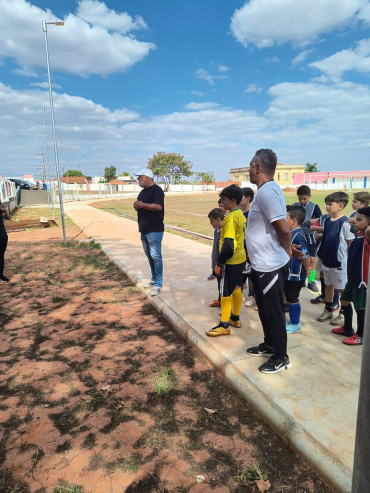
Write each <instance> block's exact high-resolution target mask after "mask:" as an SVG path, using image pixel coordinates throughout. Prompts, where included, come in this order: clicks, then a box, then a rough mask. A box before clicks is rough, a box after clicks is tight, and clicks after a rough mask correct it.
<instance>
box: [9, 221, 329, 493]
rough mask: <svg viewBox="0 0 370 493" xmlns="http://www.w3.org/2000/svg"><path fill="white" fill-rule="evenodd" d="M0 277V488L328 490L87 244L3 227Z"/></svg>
mask: <svg viewBox="0 0 370 493" xmlns="http://www.w3.org/2000/svg"><path fill="white" fill-rule="evenodd" d="M68 235H69V238H70V239H72V238H75V239H79V238H81V236H83V233H80V232H79V231H78V229H77V228H76V227H75V226H69V228H68ZM5 274H6V275H7V276H9V277H10V279H11V283H10V284H1V286H0V289H1V298H2V303H1V306H0V341H1V346H0V348H1V353H0V395H1V400H0V412H1V427H0V461H1V465H0V467H1V470H0V492H1V493H31V492H32V493H82V492H84V493H88V492H91V493H121V492H127V493H139V492H141V493H152V492H159V493H175V492H183V493H185V492H187V493H211V492H213V493H229V492H230V493H231V492H233V493H234V492H235V493H239V492H240V493H241V492H257V491H266V488H267V487H268V486H269V485H271V487H270V489H269V490H268V491H270V492H272V493H278V492H279V493H290V492H291V493H313V492H315V493H324V492H325V493H333V490H332V489H331V488H330V487H328V486H327V485H326V484H325V483H324V482H323V481H322V480H321V479H320V478H319V477H318V476H317V475H316V474H315V473H314V472H313V471H312V470H311V469H310V468H308V467H307V466H306V465H305V464H304V463H303V462H302V461H301V460H299V459H298V458H297V456H296V455H295V454H294V453H293V452H292V451H291V450H290V449H289V448H288V447H286V446H285V445H284V444H283V442H282V441H281V439H280V438H279V437H278V436H277V435H276V434H275V433H273V432H272V431H271V430H270V428H269V427H268V426H267V425H265V424H264V423H263V422H262V421H261V420H260V419H259V418H258V417H257V416H256V414H255V413H254V412H253V411H252V410H251V409H250V408H249V407H248V405H247V404H246V403H245V402H244V401H243V400H242V399H241V398H239V397H238V396H237V395H236V394H235V392H234V391H232V390H231V389H230V388H229V387H228V386H227V384H226V383H225V382H224V381H223V379H222V377H221V376H220V375H218V374H217V373H216V372H215V370H214V369H213V368H212V366H211V365H210V364H209V363H208V362H207V361H206V360H205V359H204V358H203V357H201V356H200V355H198V354H197V353H195V352H193V351H192V350H191V349H190V348H189V346H188V345H187V344H186V343H185V341H184V340H183V339H182V338H181V337H180V336H179V335H178V334H177V333H176V332H175V331H174V329H172V327H171V326H169V325H168V323H167V322H166V321H165V320H164V319H163V318H162V317H161V316H160V315H159V314H158V313H157V312H156V311H154V309H153V307H152V306H151V305H150V304H148V302H147V300H146V298H145V297H144V296H143V295H142V294H141V293H140V292H139V291H138V290H137V289H136V288H135V287H134V286H133V285H132V284H131V282H130V281H129V280H128V279H127V278H126V277H125V275H124V274H123V273H122V272H120V271H119V270H118V269H117V268H116V267H115V266H114V265H113V264H112V263H110V262H109V261H108V259H107V258H106V257H105V255H104V254H103V253H102V252H101V250H100V249H99V245H94V244H93V245H91V244H90V245H78V244H77V242H76V240H75V241H72V242H71V243H70V245H69V246H68V247H64V246H63V245H62V243H61V230H60V228H50V229H47V230H34V231H25V232H20V233H11V234H10V243H9V246H8V250H7V254H6V267H5ZM9 317H11V318H9ZM256 481H257V482H256ZM257 485H258V486H257ZM258 487H259V488H260V489H259V490H258Z"/></svg>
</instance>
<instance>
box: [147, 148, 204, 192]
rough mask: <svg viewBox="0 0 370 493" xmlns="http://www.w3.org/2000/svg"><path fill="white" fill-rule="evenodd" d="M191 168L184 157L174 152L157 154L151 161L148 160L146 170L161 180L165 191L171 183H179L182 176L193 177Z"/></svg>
mask: <svg viewBox="0 0 370 493" xmlns="http://www.w3.org/2000/svg"><path fill="white" fill-rule="evenodd" d="M192 167H193V165H192V163H191V162H190V161H185V160H184V156H181V155H180V154H175V153H174V152H169V153H166V152H157V154H154V155H153V157H152V158H151V159H148V168H149V169H151V170H152V171H153V174H154V175H157V176H158V177H159V178H160V179H161V181H162V182H163V183H164V185H165V187H166V190H168V187H169V186H170V185H171V183H179V182H180V180H181V177H182V176H191V175H193V174H194V173H193V172H192V171H191V169H192Z"/></svg>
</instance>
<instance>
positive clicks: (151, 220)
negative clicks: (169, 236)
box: [137, 183, 164, 234]
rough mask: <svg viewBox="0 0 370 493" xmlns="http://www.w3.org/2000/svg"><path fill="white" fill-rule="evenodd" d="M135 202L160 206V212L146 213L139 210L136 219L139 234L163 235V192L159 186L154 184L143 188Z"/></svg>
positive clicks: (144, 210) (143, 210)
mask: <svg viewBox="0 0 370 493" xmlns="http://www.w3.org/2000/svg"><path fill="white" fill-rule="evenodd" d="M137 200H140V201H141V202H144V204H158V205H161V206H162V209H161V210H160V211H147V210H146V209H139V210H138V211H137V219H138V223H139V231H140V233H144V234H146V233H163V231H164V223H163V220H164V192H163V190H162V189H161V187H160V186H159V185H157V184H156V183H154V184H153V185H152V186H150V187H148V188H143V189H142V190H141V192H140V193H139V196H138V198H137Z"/></svg>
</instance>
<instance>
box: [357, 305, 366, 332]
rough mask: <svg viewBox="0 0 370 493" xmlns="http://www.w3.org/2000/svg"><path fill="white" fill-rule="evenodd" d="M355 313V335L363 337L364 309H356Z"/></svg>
mask: <svg viewBox="0 0 370 493" xmlns="http://www.w3.org/2000/svg"><path fill="white" fill-rule="evenodd" d="M356 313H357V335H358V337H364V325H365V310H356Z"/></svg>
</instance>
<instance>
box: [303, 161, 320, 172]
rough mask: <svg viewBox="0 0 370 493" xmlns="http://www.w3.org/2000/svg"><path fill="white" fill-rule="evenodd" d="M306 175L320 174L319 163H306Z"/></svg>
mask: <svg viewBox="0 0 370 493" xmlns="http://www.w3.org/2000/svg"><path fill="white" fill-rule="evenodd" d="M304 172H305V173H318V172H319V170H318V169H317V163H309V162H308V163H306V168H305V170H304Z"/></svg>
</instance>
